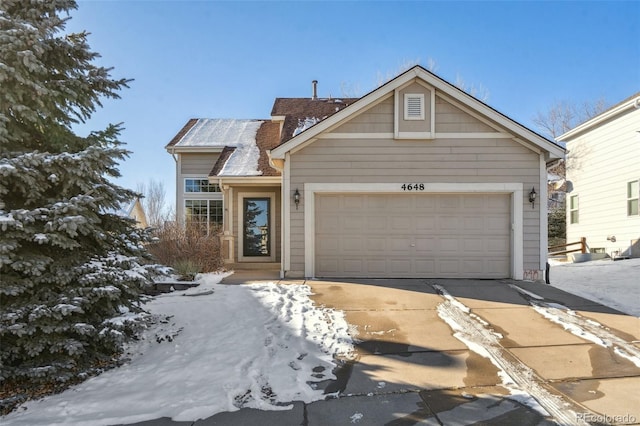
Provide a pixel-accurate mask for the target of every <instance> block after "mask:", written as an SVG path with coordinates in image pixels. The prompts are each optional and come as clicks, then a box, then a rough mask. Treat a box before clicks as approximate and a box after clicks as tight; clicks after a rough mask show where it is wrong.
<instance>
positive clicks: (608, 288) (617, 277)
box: [550, 259, 640, 317]
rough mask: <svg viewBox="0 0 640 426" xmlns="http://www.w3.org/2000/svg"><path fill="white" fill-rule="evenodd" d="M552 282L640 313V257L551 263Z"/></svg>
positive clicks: (595, 299) (562, 287)
mask: <svg viewBox="0 0 640 426" xmlns="http://www.w3.org/2000/svg"><path fill="white" fill-rule="evenodd" d="M550 278H551V285H552V286H554V287H558V288H560V289H562V290H564V291H566V292H568V293H572V294H575V295H578V296H581V297H585V298H587V299H590V300H594V301H597V302H599V303H602V304H603V305H606V306H609V307H611V308H614V309H617V310H619V311H622V312H624V313H627V314H629V315H634V316H637V317H640V259H627V260H617V261H612V260H594V261H591V262H584V263H558V264H552V266H551V274H550Z"/></svg>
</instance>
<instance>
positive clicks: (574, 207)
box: [569, 195, 578, 223]
mask: <svg viewBox="0 0 640 426" xmlns="http://www.w3.org/2000/svg"><path fill="white" fill-rule="evenodd" d="M569 223H578V196H577V195H572V196H571V198H569Z"/></svg>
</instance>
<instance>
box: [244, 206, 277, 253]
mask: <svg viewBox="0 0 640 426" xmlns="http://www.w3.org/2000/svg"><path fill="white" fill-rule="evenodd" d="M243 204H244V207H243V216H244V235H243V237H242V238H243V250H242V251H243V256H271V229H270V228H271V227H270V223H271V220H270V216H269V215H270V211H271V207H270V205H271V199H270V198H245V199H244V203H243Z"/></svg>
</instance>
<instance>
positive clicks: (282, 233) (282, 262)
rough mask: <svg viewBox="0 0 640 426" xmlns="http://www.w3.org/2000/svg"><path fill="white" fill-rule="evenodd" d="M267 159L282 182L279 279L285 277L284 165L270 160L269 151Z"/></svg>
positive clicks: (269, 151)
mask: <svg viewBox="0 0 640 426" xmlns="http://www.w3.org/2000/svg"><path fill="white" fill-rule="evenodd" d="M267 157H268V158H269V165H270V166H271V167H273V168H274V169H276V170H277V171H279V172H280V175H281V176H282V178H283V179H282V180H283V182H281V183H280V279H284V277H285V252H286V247H287V241H286V240H285V237H286V232H285V223H286V222H288V221H285V212H286V211H287V210H286V205H287V204H286V195H285V194H287V192H286V191H285V187H284V164H283V163H282V160H280V161H278V162H276V161H273V158H271V150H267ZM276 163H277V164H276Z"/></svg>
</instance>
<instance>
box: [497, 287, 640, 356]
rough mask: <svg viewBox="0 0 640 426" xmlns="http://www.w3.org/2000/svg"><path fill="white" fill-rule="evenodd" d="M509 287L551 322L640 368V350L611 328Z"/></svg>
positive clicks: (559, 305)
mask: <svg viewBox="0 0 640 426" xmlns="http://www.w3.org/2000/svg"><path fill="white" fill-rule="evenodd" d="M509 287H511V288H513V289H514V290H516V291H518V292H519V293H520V294H521V295H522V296H523V297H524V298H525V299H526V300H527V302H529V304H530V305H531V306H532V307H533V309H535V311H536V312H538V313H539V314H540V315H542V316H544V317H545V318H546V319H548V320H549V321H551V322H554V323H556V324H559V325H561V326H562V327H563V328H564V329H565V330H567V331H569V332H570V333H572V334H574V335H576V336H578V337H581V338H583V339H586V340H589V341H592V342H593V343H595V344H597V345H600V346H603V347H605V348H612V349H613V351H614V352H615V353H616V354H618V355H619V356H621V357H623V358H626V359H628V360H629V361H631V362H632V363H634V364H635V365H636V367H638V368H640V349H639V348H637V347H636V346H635V345H633V344H632V343H631V342H627V341H626V340H624V339H622V338H620V337H618V336H616V335H615V334H613V333H612V332H611V331H610V330H609V328H607V327H606V326H604V325H602V324H600V323H599V322H597V321H594V320H592V319H589V318H585V317H583V316H582V315H580V314H578V313H577V312H576V311H574V310H572V309H569V308H568V307H566V306H564V305H561V304H559V303H554V302H546V301H545V300H544V297H542V296H539V295H537V294H535V293H532V292H530V291H527V290H524V289H522V288H520V287H518V286H517V285H515V284H509Z"/></svg>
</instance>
